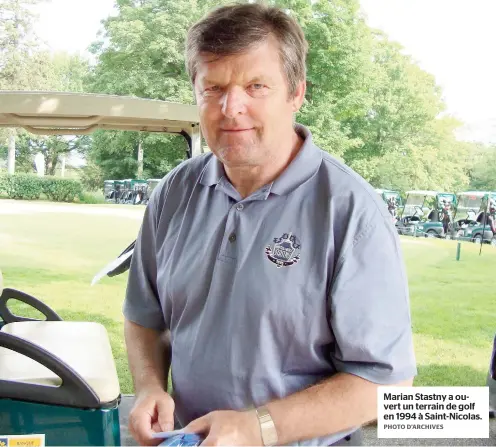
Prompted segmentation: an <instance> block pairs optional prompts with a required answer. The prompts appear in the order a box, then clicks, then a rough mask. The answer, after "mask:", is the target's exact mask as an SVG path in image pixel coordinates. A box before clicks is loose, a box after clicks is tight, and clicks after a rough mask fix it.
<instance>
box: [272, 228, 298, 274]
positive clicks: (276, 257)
mask: <svg viewBox="0 0 496 447" xmlns="http://www.w3.org/2000/svg"><path fill="white" fill-rule="evenodd" d="M300 248H301V244H300V241H299V240H298V238H297V237H296V236H295V235H294V234H292V233H284V234H283V235H282V236H281V237H275V238H274V240H273V243H272V244H271V245H267V247H265V254H266V256H267V258H268V259H269V261H271V262H273V263H274V264H275V265H276V266H277V268H281V267H288V266H289V265H293V264H296V263H297V262H298V261H299V260H300Z"/></svg>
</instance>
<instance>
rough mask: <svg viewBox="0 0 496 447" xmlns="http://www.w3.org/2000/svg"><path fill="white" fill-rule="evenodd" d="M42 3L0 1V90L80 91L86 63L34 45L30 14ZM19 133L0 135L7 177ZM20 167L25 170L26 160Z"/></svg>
mask: <svg viewBox="0 0 496 447" xmlns="http://www.w3.org/2000/svg"><path fill="white" fill-rule="evenodd" d="M43 1H45V0H0V89H8V90H59V91H83V81H84V79H85V77H86V76H87V73H88V69H89V68H88V62H87V61H85V60H84V59H82V58H81V57H80V56H75V55H74V56H71V55H68V54H65V53H58V54H55V55H51V54H50V53H49V52H48V51H46V50H43V49H42V48H41V47H40V45H39V44H38V41H37V37H36V36H35V34H34V32H33V29H34V23H35V20H36V15H35V14H34V13H33V12H32V11H33V6H35V5H37V4H39V3H41V2H43ZM20 133H22V131H17V130H16V129H7V131H4V132H2V133H1V134H0V139H5V138H7V139H8V151H7V152H8V171H9V173H13V172H14V171H15V161H16V157H15V154H16V152H17V153H23V148H21V149H20V150H17V149H16V138H17V136H18V134H20ZM33 141H37V140H33ZM28 155H29V153H27V156H28ZM22 163H23V169H26V160H23V162H22ZM28 164H31V163H28Z"/></svg>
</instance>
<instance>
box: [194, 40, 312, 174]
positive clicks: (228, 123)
mask: <svg viewBox="0 0 496 447" xmlns="http://www.w3.org/2000/svg"><path fill="white" fill-rule="evenodd" d="M304 94H305V84H304V82H301V83H300V86H299V88H298V90H297V92H296V94H295V95H293V96H292V97H290V95H289V91H288V82H287V80H286V77H285V75H284V73H283V70H282V65H281V62H280V58H279V51H278V44H277V42H276V41H275V40H273V39H269V40H267V41H266V42H264V43H262V44H260V45H258V46H256V47H253V48H251V49H249V50H247V51H246V52H245V53H243V54H240V55H235V56H226V57H222V58H217V59H215V58H214V57H212V56H211V55H204V56H202V57H201V58H200V60H199V62H198V64H197V76H196V79H195V95H196V100H197V103H198V106H199V110H200V123H201V128H202V132H203V135H204V137H205V139H206V141H207V144H208V146H209V148H210V149H211V150H212V152H213V153H214V154H215V155H216V156H217V157H218V158H219V159H220V161H221V162H222V163H224V164H225V165H227V166H228V167H239V166H257V165H264V164H267V163H270V162H271V160H273V159H274V158H275V157H277V155H278V154H279V153H282V152H283V151H288V150H289V149H290V148H288V147H287V146H286V147H284V143H285V142H287V141H288V138H289V137H290V136H291V132H292V128H293V114H294V113H295V112H296V111H297V110H298V109H299V108H300V107H301V104H302V103H303V99H304Z"/></svg>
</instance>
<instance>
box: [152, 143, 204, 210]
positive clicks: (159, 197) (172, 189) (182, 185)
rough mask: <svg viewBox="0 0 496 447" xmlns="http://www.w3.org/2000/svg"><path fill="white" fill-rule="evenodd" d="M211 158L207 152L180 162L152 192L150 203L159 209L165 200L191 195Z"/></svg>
mask: <svg viewBox="0 0 496 447" xmlns="http://www.w3.org/2000/svg"><path fill="white" fill-rule="evenodd" d="M212 157H213V154H212V153H211V152H207V153H204V154H201V155H197V156H196V157H192V158H189V159H187V160H185V161H183V162H181V163H180V164H179V165H177V166H176V167H175V168H174V169H172V170H171V171H169V172H168V173H167V174H166V175H165V176H164V177H163V178H162V180H161V181H160V182H159V184H158V185H157V186H156V188H155V189H154V190H153V193H152V194H153V195H152V197H151V201H153V202H154V203H156V204H157V206H158V207H159V208H161V207H162V206H163V204H164V202H165V200H168V201H169V200H174V199H176V198H180V197H185V196H188V195H189V194H191V191H192V190H193V188H194V187H195V185H196V183H197V181H198V180H199V178H200V177H201V175H202V172H203V171H204V170H205V167H206V166H207V164H208V163H209V161H210V160H211V159H212Z"/></svg>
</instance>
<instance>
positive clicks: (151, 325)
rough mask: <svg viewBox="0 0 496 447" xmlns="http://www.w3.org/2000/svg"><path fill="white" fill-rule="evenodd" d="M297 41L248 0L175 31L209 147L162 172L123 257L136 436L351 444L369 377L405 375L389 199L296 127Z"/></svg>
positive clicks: (288, 27)
mask: <svg viewBox="0 0 496 447" xmlns="http://www.w3.org/2000/svg"><path fill="white" fill-rule="evenodd" d="M306 52H307V44H306V42H305V38H304V35H303V33H302V30H301V29H300V27H299V26H298V25H297V24H296V22H295V21H294V20H293V19H292V18H291V17H290V16H289V15H287V14H285V13H284V12H282V11H280V10H278V9H274V8H268V7H265V6H261V5H258V4H244V5H235V6H228V7H222V8H219V9H216V10H215V11H213V12H212V13H211V14H210V15H208V16H207V17H206V18H204V19H203V20H202V21H200V22H199V23H197V24H195V25H194V26H193V27H192V28H191V29H190V31H189V33H188V37H187V51H186V59H187V68H188V73H189V75H190V77H191V81H192V84H193V87H194V92H195V97H196V101H197V103H198V106H199V112H200V121H201V129H202V132H203V135H204V136H205V139H206V141H207V143H208V146H209V147H210V149H211V151H212V153H209V154H206V155H202V156H199V157H196V158H194V159H192V160H188V161H186V162H184V163H183V164H182V165H180V166H179V167H177V168H175V169H174V170H173V171H172V172H171V173H169V174H168V175H167V176H166V177H165V178H164V179H163V180H162V182H161V183H160V185H159V186H158V187H157V188H156V190H155V191H154V192H153V195H152V197H151V200H150V203H149V205H148V207H147V209H146V213H145V217H144V221H143V225H142V228H141V230H140V234H139V236H138V239H137V242H136V248H135V252H134V254H133V259H132V265H131V268H130V273H129V282H128V289H127V294H126V300H125V304H124V314H125V318H126V321H125V337H126V344H127V350H128V356H129V364H130V369H131V373H132V375H133V379H134V386H135V395H136V402H135V405H134V407H133V410H132V411H131V413H130V431H131V433H132V435H133V436H134V437H135V439H136V440H137V441H138V442H139V443H140V444H153V443H157V442H156V441H155V440H154V439H152V433H153V432H154V431H160V430H164V431H165V430H170V429H172V428H173V426H174V425H175V426H176V427H185V429H186V430H187V431H188V432H197V433H201V434H202V435H203V436H204V437H205V441H204V445H271V444H288V443H297V442H301V443H302V444H313V445H315V444H320V445H331V444H333V443H340V442H343V443H346V442H347V440H349V441H348V442H350V443H352V444H353V445H354V444H357V443H359V438H358V434H359V432H358V431H357V428H358V427H359V426H360V425H362V424H363V423H365V422H366V421H370V420H372V419H374V418H376V405H377V386H378V385H379V384H389V385H399V384H400V385H411V383H412V378H413V376H414V375H415V374H416V367H415V360H414V354H413V348H412V334H411V323H410V311H409V302H408V288H407V280H406V275H405V271H404V267H403V260H402V256H401V252H400V247H399V239H398V237H397V234H396V231H395V228H394V226H393V225H392V223H391V217H390V215H389V213H388V211H387V208H386V207H384V206H383V205H382V204H381V202H380V199H379V198H378V197H377V194H376V193H375V191H374V189H373V188H372V187H371V186H370V185H368V184H367V183H366V182H365V181H364V180H363V179H362V178H361V177H359V176H358V175H357V174H355V173H354V172H353V171H352V170H351V169H349V168H347V167H346V166H344V165H343V164H341V163H340V162H338V161H337V160H335V159H334V158H333V157H331V156H330V155H329V154H327V153H325V152H323V151H321V150H320V149H318V148H317V147H316V146H315V145H314V143H313V142H312V137H311V134H310V132H309V131H308V130H307V129H306V128H304V127H303V126H297V125H295V124H294V114H295V113H296V112H297V111H298V110H299V109H300V107H301V105H302V103H303V100H304V96H305V84H306V82H305V58H306ZM385 272H387V274H386V273H385ZM169 366H171V369H172V371H171V372H172V385H173V390H174V392H173V395H172V396H170V395H169V394H167V392H166V389H167V377H168V371H169ZM355 434H356V435H357V436H355ZM350 435H351V437H350Z"/></svg>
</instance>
